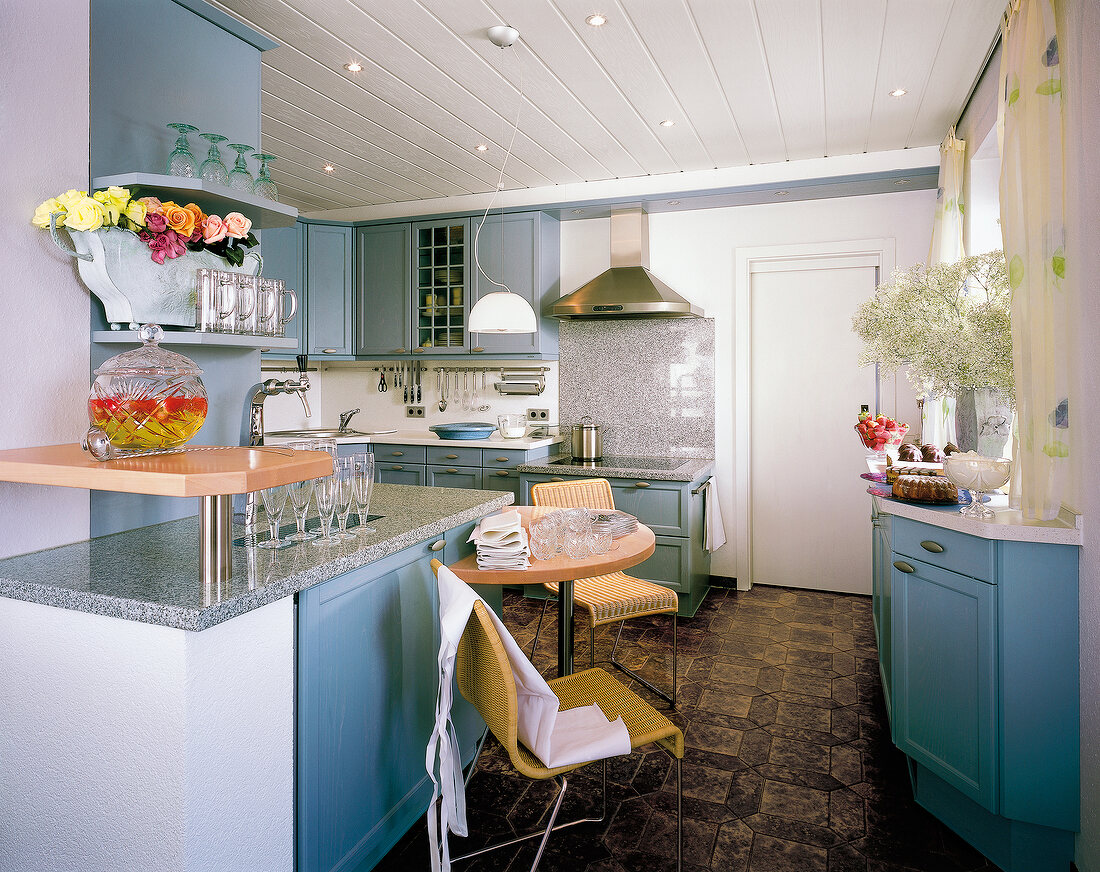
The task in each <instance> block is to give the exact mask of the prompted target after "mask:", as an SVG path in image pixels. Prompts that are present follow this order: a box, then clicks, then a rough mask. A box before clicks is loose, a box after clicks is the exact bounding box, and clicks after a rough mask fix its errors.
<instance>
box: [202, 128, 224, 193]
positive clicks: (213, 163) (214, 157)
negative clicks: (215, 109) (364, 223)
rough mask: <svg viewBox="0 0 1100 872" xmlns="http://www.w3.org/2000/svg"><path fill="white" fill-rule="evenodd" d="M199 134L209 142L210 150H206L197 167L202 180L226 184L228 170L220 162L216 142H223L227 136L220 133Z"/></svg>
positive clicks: (220, 157) (220, 156) (219, 153)
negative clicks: (203, 158)
mask: <svg viewBox="0 0 1100 872" xmlns="http://www.w3.org/2000/svg"><path fill="white" fill-rule="evenodd" d="M199 135H200V136H201V137H202V138H203V139H205V140H206V141H207V142H209V143H210V151H209V152H207V154H206V160H204V161H203V162H202V166H200V167H199V175H201V176H202V180H203V181H204V182H210V183H211V184H215V185H228V184H229V170H227V169H226V168H225V164H224V163H222V155H221V152H220V151H218V143H219V142H225V140H226V139H227V137H225V136H222V135H221V134H220V133H200V134H199Z"/></svg>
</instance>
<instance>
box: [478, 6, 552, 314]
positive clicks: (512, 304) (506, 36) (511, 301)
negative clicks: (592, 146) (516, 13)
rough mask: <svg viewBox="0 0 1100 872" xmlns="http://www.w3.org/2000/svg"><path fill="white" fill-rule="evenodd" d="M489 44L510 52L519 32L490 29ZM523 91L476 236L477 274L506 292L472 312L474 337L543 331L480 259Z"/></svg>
mask: <svg viewBox="0 0 1100 872" xmlns="http://www.w3.org/2000/svg"><path fill="white" fill-rule="evenodd" d="M488 37H489V41H490V42H492V43H493V45H495V46H498V47H499V48H501V49H505V48H508V47H510V46H512V45H514V44H515V42H516V40H518V39H519V31H518V30H516V29H515V28H514V27H508V26H507V25H505V24H498V25H495V26H494V27H490V28H489V31H488ZM518 90H519V105H518V106H517V108H516V123H515V124H514V125H513V127H512V138H511V139H510V140H509V142H508V148H507V150H506V151H505V152H504V160H503V161H501V163H500V176H499V177H498V178H497V190H496V191H495V192H494V193H493V197H492V199H491V200H489V205H488V206H486V207H485V214H484V215H482V216H481V221H480V222H479V223H478V225H477V230H476V231H475V232H474V265H475V266H476V267H477V271H478V272H479V273H481V275H483V276H485V278H486V279H487V280H488V281H489V282H490V283H491V284H494V285H496V286H497V287H498V288H502V290H499V291H493V292H492V293H491V294H486V295H485V296H484V297H482V298H481V299H480V300H478V301H477V303H475V304H474V307H473V308H472V309H471V310H470V332H471V333H535V332H537V331H538V329H539V325H538V319H537V318H536V317H535V310H534V309H532V308H531V304H530V303H528V302H527V301H526V300H525V299H523V297H521V296H520V295H519V294H515V293H513V292H512V289H511V288H509V287H508V286H507V285H506V284H504V283H503V282H498V281H497V280H496V279H493V278H490V277H489V274H488V273H486V272H485V270H483V269H482V268H481V260H480V259H479V257H478V252H477V249H478V244H477V243H478V237H479V236H480V235H481V228H482V227H483V226H484V225H485V219H486V218H488V217H489V210H490V209H492V208H493V202H494V201H495V200H496V198H497V195H498V194H499V192H500V190H501V189H502V188H503V187H504V168H505V167H506V166H507V165H508V158H509V157H510V156H511V154H512V145H513V143H515V141H516V133H517V132H518V131H519V115H520V112H521V111H522V110H523V87H522V82H521V84H520V86H519V87H518ZM503 213H504V209H503V206H502V207H501V216H500V243H501V244H500V256H501V270H500V271H501V274H502V275H501V278H503V273H504V263H503V260H504V214H503Z"/></svg>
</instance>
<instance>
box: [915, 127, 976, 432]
mask: <svg viewBox="0 0 1100 872" xmlns="http://www.w3.org/2000/svg"><path fill="white" fill-rule="evenodd" d="M965 165H966V142H964V141H963V140H961V139H958V138H956V136H955V128H954V127H952V128H951V130H950V132H949V133H948V134H947V136H946V137H945V138H944V140H943V142H942V143H940V177H939V186H938V188H937V190H936V214H935V217H934V218H933V221H932V244H931V246H930V247H929V250H928V266H930V267H931V266H935V265H936V264H938V263H955V262H956V261H959V260H962V259H963V258H964V257H966V251H965V250H964V248H963V212H964V209H963V196H962V193H963V169H964V167H965ZM926 394H928V396H927V397H926V399H925V401H924V405H923V406H922V407H921V443H922V444H923V443H926V442H931V443H932V444H933V445H938V446H940V447H941V448H942V447H943V446H944V445H946V444H947V443H948V442H956V441H957V438H958V437H957V436H956V435H955V398H954V397H952V396H948V395H946V394H941V395H939V396H933V395H932V394H931V391H926Z"/></svg>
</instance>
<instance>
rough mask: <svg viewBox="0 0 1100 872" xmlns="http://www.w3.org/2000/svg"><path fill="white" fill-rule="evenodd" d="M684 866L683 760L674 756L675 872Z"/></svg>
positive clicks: (678, 871)
mask: <svg viewBox="0 0 1100 872" xmlns="http://www.w3.org/2000/svg"><path fill="white" fill-rule="evenodd" d="M683 868H684V761H683V759H682V758H681V757H677V758H676V872H681V870H682V869H683Z"/></svg>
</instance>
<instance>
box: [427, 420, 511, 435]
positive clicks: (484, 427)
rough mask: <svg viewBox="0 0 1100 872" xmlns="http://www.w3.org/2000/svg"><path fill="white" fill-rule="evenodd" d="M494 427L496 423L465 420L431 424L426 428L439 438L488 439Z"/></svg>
mask: <svg viewBox="0 0 1100 872" xmlns="http://www.w3.org/2000/svg"><path fill="white" fill-rule="evenodd" d="M496 428H497V425H496V424H486V423H484V422H481V421H466V422H463V423H461V424H432V426H431V427H429V428H428V429H429V430H431V431H432V432H433V433H435V435H436V436H438V437H439V438H440V439H488V438H489V436H490V435H492V433H493V431H494V430H496Z"/></svg>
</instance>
